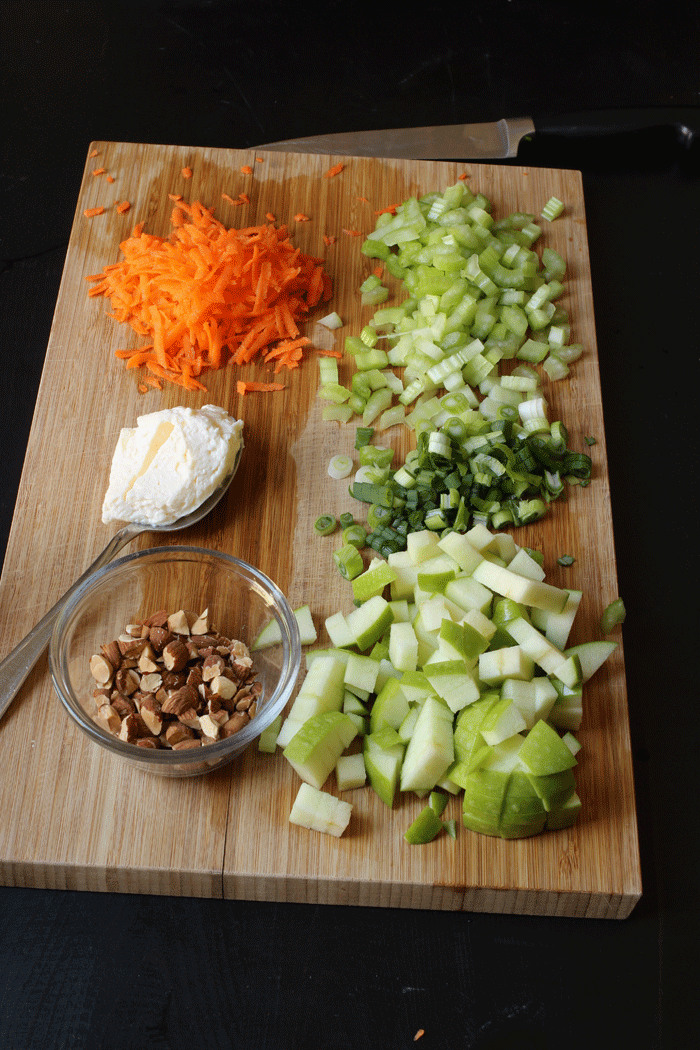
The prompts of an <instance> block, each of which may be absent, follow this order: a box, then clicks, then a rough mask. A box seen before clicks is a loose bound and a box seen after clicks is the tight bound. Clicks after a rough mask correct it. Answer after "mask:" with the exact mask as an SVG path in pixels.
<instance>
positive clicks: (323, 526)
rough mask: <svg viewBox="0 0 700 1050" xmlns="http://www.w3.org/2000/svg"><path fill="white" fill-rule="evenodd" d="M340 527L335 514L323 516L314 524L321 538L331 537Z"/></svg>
mask: <svg viewBox="0 0 700 1050" xmlns="http://www.w3.org/2000/svg"><path fill="white" fill-rule="evenodd" d="M337 527H338V519H337V518H336V517H335V515H334V514H322V515H321V516H320V517H319V518H316V521H315V522H314V529H315V531H316V532H317V533H318V535H319V536H330V534H331V533H332V532H335V530H336V528H337Z"/></svg>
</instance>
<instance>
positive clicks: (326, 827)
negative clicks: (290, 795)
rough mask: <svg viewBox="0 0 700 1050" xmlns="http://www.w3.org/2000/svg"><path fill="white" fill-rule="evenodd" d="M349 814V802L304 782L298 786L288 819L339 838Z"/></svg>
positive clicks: (348, 820)
mask: <svg viewBox="0 0 700 1050" xmlns="http://www.w3.org/2000/svg"><path fill="white" fill-rule="evenodd" d="M351 816H352V805H351V804H350V803H349V802H345V801H344V800H343V799H339V798H336V797H335V796H334V795H329V794H328V793H327V792H325V791H320V790H318V789H317V788H314V787H312V786H311V785H310V784H306V783H304V784H301V785H300V787H299V791H298V793H297V797H296V799H295V800H294V805H293V806H292V809H291V812H290V814H289V820H290V823H292V824H297V825H298V826H299V827H302V828H308V829H309V830H310V831H320V832H323V834H325V835H333V836H334V837H335V838H340V836H341V835H342V834H343V832H344V831H345V829H346V828H347V826H348V824H349V823H350V817H351Z"/></svg>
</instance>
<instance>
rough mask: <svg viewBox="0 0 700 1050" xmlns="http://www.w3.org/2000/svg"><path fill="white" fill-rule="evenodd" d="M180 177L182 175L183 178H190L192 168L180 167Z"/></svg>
mask: <svg viewBox="0 0 700 1050" xmlns="http://www.w3.org/2000/svg"><path fill="white" fill-rule="evenodd" d="M182 177H183V179H191V178H192V168H183V169H182Z"/></svg>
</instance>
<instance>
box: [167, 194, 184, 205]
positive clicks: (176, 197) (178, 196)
mask: <svg viewBox="0 0 700 1050" xmlns="http://www.w3.org/2000/svg"><path fill="white" fill-rule="evenodd" d="M168 199H169V200H171V201H175V202H176V203H177V202H178V201H181V200H182V194H181V193H169V194H168Z"/></svg>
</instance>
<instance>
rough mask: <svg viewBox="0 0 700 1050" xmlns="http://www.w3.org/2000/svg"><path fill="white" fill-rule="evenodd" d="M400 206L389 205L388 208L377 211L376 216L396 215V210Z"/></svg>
mask: <svg viewBox="0 0 700 1050" xmlns="http://www.w3.org/2000/svg"><path fill="white" fill-rule="evenodd" d="M397 208H398V204H387V206H386V208H380V209H379V211H375V213H374V214H375V215H386V214H387V213H388V214H389V215H396V209H397Z"/></svg>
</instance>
